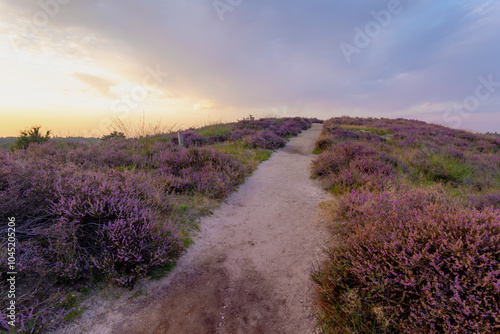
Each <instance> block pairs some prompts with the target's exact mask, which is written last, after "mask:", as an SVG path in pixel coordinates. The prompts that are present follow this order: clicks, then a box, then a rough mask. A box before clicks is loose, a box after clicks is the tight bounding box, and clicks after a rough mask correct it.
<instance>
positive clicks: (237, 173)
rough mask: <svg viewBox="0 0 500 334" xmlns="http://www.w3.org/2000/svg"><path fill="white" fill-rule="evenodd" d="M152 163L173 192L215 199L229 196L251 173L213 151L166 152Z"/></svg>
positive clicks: (203, 149) (156, 157) (225, 156)
mask: <svg viewBox="0 0 500 334" xmlns="http://www.w3.org/2000/svg"><path fill="white" fill-rule="evenodd" d="M152 164H153V166H154V167H155V168H156V173H157V174H158V175H160V176H161V177H162V178H163V179H164V180H165V184H166V188H167V189H168V190H169V191H173V192H177V193H186V192H190V191H197V192H200V193H202V194H204V195H207V196H209V197H211V198H223V197H225V196H226V195H227V194H228V193H229V192H230V191H231V190H233V189H234V187H236V186H237V185H238V184H239V183H241V182H242V181H243V180H244V178H245V176H246V174H247V173H248V172H250V169H249V168H248V167H247V166H244V165H243V164H241V163H239V162H237V161H236V160H235V159H234V158H232V157H231V156H229V155H226V154H224V153H219V152H217V151H215V150H213V149H209V148H190V149H182V150H180V151H175V152H162V153H159V154H157V155H155V157H154V158H153V162H152Z"/></svg>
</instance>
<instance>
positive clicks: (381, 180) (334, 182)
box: [312, 142, 395, 193]
mask: <svg viewBox="0 0 500 334" xmlns="http://www.w3.org/2000/svg"><path fill="white" fill-rule="evenodd" d="M391 163H392V161H391V159H390V158H389V157H387V156H385V154H383V153H378V152H376V151H375V150H374V149H372V148H370V147H368V146H366V145H363V144H360V143H356V142H341V143H338V144H336V145H334V146H332V147H331V148H330V149H328V150H327V151H324V152H323V153H322V154H321V155H320V156H319V157H318V158H317V159H316V160H315V161H314V162H313V164H312V173H313V175H314V176H317V177H321V178H322V180H323V182H324V184H325V186H326V187H327V188H329V189H331V190H333V191H334V192H336V193H341V192H344V191H347V190H350V189H358V188H360V187H363V186H366V187H368V188H375V189H382V188H383V187H384V186H385V184H386V183H388V182H390V181H391V180H392V178H393V177H394V174H395V170H394V167H393V166H392V164H391Z"/></svg>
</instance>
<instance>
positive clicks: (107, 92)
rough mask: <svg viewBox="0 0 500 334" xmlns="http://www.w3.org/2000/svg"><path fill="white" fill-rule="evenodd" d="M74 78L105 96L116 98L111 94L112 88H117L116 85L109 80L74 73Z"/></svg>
mask: <svg viewBox="0 0 500 334" xmlns="http://www.w3.org/2000/svg"><path fill="white" fill-rule="evenodd" d="M72 77H73V78H75V79H77V80H78V81H80V82H83V83H84V84H86V85H88V86H89V87H91V88H93V89H94V90H95V91H97V92H99V93H100V94H101V95H103V96H107V97H115V94H113V93H112V92H111V87H113V86H115V85H116V84H115V83H114V82H113V81H111V80H109V79H107V78H103V77H99V76H96V75H92V74H88V73H74V74H73V75H72Z"/></svg>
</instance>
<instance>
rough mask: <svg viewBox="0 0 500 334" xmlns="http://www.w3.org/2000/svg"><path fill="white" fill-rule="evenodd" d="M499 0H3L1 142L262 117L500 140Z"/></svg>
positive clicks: (0, 29)
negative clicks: (408, 127) (376, 121)
mask: <svg viewBox="0 0 500 334" xmlns="http://www.w3.org/2000/svg"><path fill="white" fill-rule="evenodd" d="M498 17H500V1H494V0H476V1H459V0H455V1H452V0H442V1H430V0H429V1H427V0H420V1H417V0H413V1H412V0H400V1H398V0H389V1H345V0H344V1H342V0H339V1H331V0H330V1H326V0H322V1H319V0H308V1H306V0H301V1H300V0H286V1H284V0H281V1H278V0H267V1H263V0H252V1H250V0H171V1H168V0H141V1H139V0H0V136H16V135H18V134H19V131H20V130H23V129H26V128H28V127H30V126H33V125H41V126H42V130H43V129H50V130H52V132H53V133H54V134H56V135H60V136H65V135H80V136H91V135H93V136H100V135H102V134H105V133H108V132H109V130H110V124H112V123H113V121H114V122H115V123H116V122H117V121H118V122H123V123H126V124H138V122H140V121H139V120H140V119H141V117H142V118H143V119H145V120H146V121H145V123H148V124H156V125H161V126H163V127H165V128H167V127H179V128H186V127H189V126H201V125H204V124H211V123H215V122H220V121H222V122H231V121H235V120H237V119H241V118H243V117H246V116H248V115H250V114H252V115H254V116H256V117H286V116H303V117H318V118H320V119H328V118H331V117H337V116H344V115H347V116H359V117H388V118H399V117H402V118H409V119H419V120H424V121H427V122H432V123H438V124H443V125H446V126H449V127H454V128H463V129H467V130H471V131H478V132H486V131H498V132H500V62H499V61H498V59H500V34H499V32H500V20H498Z"/></svg>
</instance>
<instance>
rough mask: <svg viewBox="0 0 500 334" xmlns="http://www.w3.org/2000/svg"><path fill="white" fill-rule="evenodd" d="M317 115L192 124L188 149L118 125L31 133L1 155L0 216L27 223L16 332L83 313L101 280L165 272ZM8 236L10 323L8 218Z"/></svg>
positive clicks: (127, 283)
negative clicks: (99, 135) (52, 135)
mask: <svg viewBox="0 0 500 334" xmlns="http://www.w3.org/2000/svg"><path fill="white" fill-rule="evenodd" d="M312 121H315V122H318V121H317V120H309V119H304V118H287V119H261V120H253V117H251V118H249V119H247V120H242V121H239V122H237V123H234V124H217V125H212V126H208V127H204V128H200V129H191V130H188V131H184V132H183V138H184V147H181V146H179V145H178V142H177V135H176V134H157V135H154V136H143V137H140V138H130V139H128V138H124V136H123V135H122V134H121V133H117V132H114V133H113V134H111V135H109V136H105V137H103V140H101V141H99V142H97V143H90V142H88V141H64V142H62V141H58V140H50V139H49V135H48V134H47V135H42V134H41V133H40V132H39V128H34V129H32V131H30V132H24V135H23V136H21V137H20V139H19V141H18V142H17V143H16V145H15V146H13V150H12V152H3V153H0V212H1V217H0V218H1V220H2V221H3V222H7V219H8V218H9V217H15V221H16V226H15V233H16V238H17V242H16V245H15V246H16V262H17V263H16V268H15V269H16V271H17V277H16V279H17V285H16V294H17V297H16V310H17V314H16V318H15V324H16V328H17V329H20V330H21V331H22V332H27V333H28V332H29V333H32V332H37V333H43V332H46V331H47V330H49V329H51V328H53V327H56V326H57V325H59V323H60V322H61V321H63V320H70V319H72V318H76V317H78V316H79V315H80V313H82V309H81V307H80V302H81V300H82V299H84V298H85V295H86V294H88V293H90V292H91V291H92V290H94V289H95V287H102V286H103V285H106V284H114V285H118V286H122V287H126V288H132V287H133V286H134V285H135V283H136V282H137V281H138V280H139V279H141V278H146V277H153V278H155V277H161V276H164V275H165V273H166V272H168V271H169V269H170V268H172V266H173V265H174V264H175V261H176V259H177V258H178V257H179V255H180V254H181V253H182V252H183V251H184V249H185V248H186V247H188V246H189V244H190V242H191V238H190V235H191V232H192V231H193V230H196V229H197V221H198V218H199V217H200V216H203V215H207V214H210V213H211V212H212V210H213V209H214V208H215V207H217V206H218V205H219V204H220V201H221V200H223V199H225V198H226V197H227V196H228V195H229V194H230V193H231V191H233V190H234V189H235V188H236V187H237V186H238V185H239V184H241V183H242V182H243V181H244V180H245V178H246V177H247V176H249V175H250V174H251V173H252V171H253V170H255V169H256V167H257V165H258V164H259V163H260V162H261V161H264V160H267V159H268V158H269V157H270V155H271V152H272V151H273V150H276V149H278V148H280V147H284V146H285V144H286V140H287V138H288V137H290V136H294V135H297V134H298V133H299V132H301V131H302V130H304V129H308V128H309V127H310V126H311V123H312ZM30 138H31V139H36V140H32V141H33V142H34V141H37V142H39V143H31V144H30V140H31V139H30ZM1 235H2V244H4V245H3V246H5V247H3V248H2V249H3V251H2V262H1V268H0V273H1V274H0V275H1V283H0V284H1V285H2V296H1V300H0V302H1V304H2V310H1V314H0V325H1V326H2V327H3V328H4V329H11V330H13V327H12V326H9V324H8V322H9V321H10V319H9V318H7V317H6V314H5V310H4V308H3V305H6V303H8V302H9V300H8V299H7V295H6V294H5V293H3V292H4V291H6V290H7V288H8V282H7V272H9V270H8V268H7V255H8V254H7V247H6V246H7V238H6V236H7V225H6V224H4V225H3V227H2V231H1ZM4 237H5V238H4Z"/></svg>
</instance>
